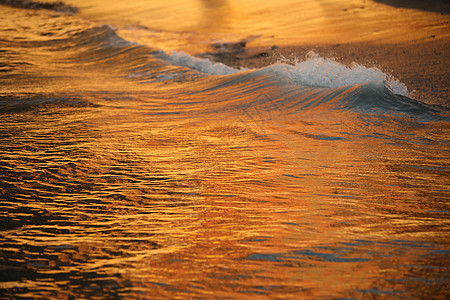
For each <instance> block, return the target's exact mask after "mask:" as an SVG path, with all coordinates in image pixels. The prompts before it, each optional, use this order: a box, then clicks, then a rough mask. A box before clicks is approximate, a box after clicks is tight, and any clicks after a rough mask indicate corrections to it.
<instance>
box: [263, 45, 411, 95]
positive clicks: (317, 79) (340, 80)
mask: <svg viewBox="0 0 450 300" xmlns="http://www.w3.org/2000/svg"><path fill="white" fill-rule="evenodd" d="M283 62H284V61H283ZM268 69H269V70H271V71H275V72H279V73H281V74H283V75H285V76H287V77H289V78H290V80H292V81H293V82H294V83H295V84H298V85H303V86H311V87H323V88H336V87H341V86H346V85H352V84H361V83H368V82H374V81H375V82H384V83H385V85H386V86H387V87H388V88H389V89H390V90H391V92H392V93H394V94H398V95H403V96H409V93H408V88H407V87H406V86H405V85H404V84H403V83H401V82H400V81H398V80H396V79H393V78H391V77H390V76H387V75H386V74H385V73H383V72H382V71H381V70H380V69H378V68H366V67H364V66H361V65H359V64H356V63H354V64H352V66H351V67H347V66H345V65H343V64H340V63H338V62H336V61H334V60H331V59H325V58H322V57H320V56H319V55H318V54H316V53H309V54H308V58H307V59H306V60H305V61H302V62H298V60H296V61H295V65H289V64H285V63H278V64H276V65H272V66H269V67H268Z"/></svg>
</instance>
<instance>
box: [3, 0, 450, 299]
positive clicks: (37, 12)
mask: <svg viewBox="0 0 450 300" xmlns="http://www.w3.org/2000/svg"><path fill="white" fill-rule="evenodd" d="M5 3H6V2H1V3H0V4H2V6H0V9H1V10H2V12H3V16H4V17H3V18H2V20H0V29H1V30H0V49H1V52H0V71H1V73H0V82H1V87H2V88H1V90H0V124H1V126H0V196H1V199H2V201H1V203H0V205H1V212H2V213H1V216H0V224H1V228H2V231H1V238H0V250H1V252H2V256H1V260H2V261H1V263H0V268H1V270H2V275H1V283H0V293H1V294H2V295H3V296H4V297H5V298H17V299H20V298H45V299H51V298H52V299H63V298H71V299H72V298H75V299H87V298H90V299H93V298H98V299H111V298H125V299H128V298H143V299H178V298H195V299H197V298H199V299H211V298H227V299H229V298H232V299H246V298H252V299H253V298H255V297H257V298H261V299H265V298H268V299H271V298H296V299H328V298H333V299H338V298H345V299H364V298H378V297H381V298H384V297H385V298H389V299H396V298H402V299H403V298H407V299H431V298H442V299H445V298H447V297H448V296H449V295H448V289H447V287H448V283H449V277H448V266H449V260H448V249H449V242H448V241H449V239H448V230H447V227H448V214H449V212H450V210H449V207H448V205H449V204H448V199H449V189H448V187H449V178H450V177H449V169H448V157H449V155H448V154H449V150H450V148H449V143H448V134H449V120H450V119H449V111H448V109H447V108H445V107H440V106H432V105H427V104H425V103H423V102H420V101H417V100H415V99H413V98H411V96H410V94H409V92H408V88H407V87H406V86H405V85H404V84H403V83H401V82H400V81H398V80H397V79H395V78H391V77H390V76H388V75H386V74H385V73H383V72H382V71H381V70H379V69H378V68H367V67H365V66H362V65H358V64H354V65H352V66H350V67H348V66H345V65H343V64H340V63H338V62H337V61H335V60H331V59H325V58H322V57H320V56H318V55H317V54H316V53H314V52H310V53H309V54H308V55H307V56H306V57H305V58H298V59H296V60H292V61H287V60H286V59H284V58H282V57H281V58H280V61H279V62H278V63H276V64H274V65H271V66H267V67H264V68H258V69H255V68H253V69H252V68H248V69H235V68H232V67H229V66H226V65H224V64H221V63H215V62H212V61H210V60H207V59H204V58H199V57H196V56H192V55H189V54H187V53H186V52H183V51H179V50H177V51H167V50H166V49H165V50H162V49H160V48H158V47H157V45H151V44H149V43H148V42H146V43H140V42H139V39H138V38H137V39H136V40H127V39H125V38H123V37H121V36H120V34H119V33H120V28H121V27H120V26H123V28H128V27H127V26H129V25H128V24H125V25H123V23H121V22H123V21H122V19H120V20H119V19H118V20H119V21H118V23H117V24H113V25H105V24H101V23H100V24H98V22H99V21H98V19H97V20H95V18H93V20H89V19H88V18H81V17H80V16H78V15H76V14H74V12H76V8H75V7H73V6H66V5H64V4H62V3H59V4H57V5H50V6H46V5H44V4H42V3H41V4H39V5H38V4H36V3H35V4H33V3H34V2H26V3H25V2H23V1H22V2H20V1H18V2H17V3H19V4H20V5H19V4H17V3H16V2H14V3H15V4H14V5H13V6H15V7H11V6H5V5H4V4H5ZM8 3H9V4H11V3H12V2H11V3H10V2H8ZM11 5H12V4H11ZM136 5H137V6H141V7H142V9H144V8H145V7H146V5H150V4H145V3H141V2H136ZM61 11H62V12H61ZM151 11H152V10H150V9H149V14H150V12H151ZM149 17H150V15H149ZM129 22H130V23H133V22H132V21H129ZM118 24H119V25H118ZM120 24H122V25H120ZM132 25H133V26H135V24H132ZM113 26H118V27H119V29H115V27H113ZM139 30H140V31H139V32H140V34H142V35H149V36H150V35H151V36H153V35H155V32H157V33H158V36H157V37H158V39H161V37H164V36H165V35H166V36H167V37H173V35H175V34H179V35H180V36H181V35H185V34H186V33H185V32H181V33H174V32H173V31H167V32H164V31H162V30H159V31H155V30H152V29H150V28H146V27H144V26H141V27H140V28H139ZM189 34H190V35H194V36H195V34H196V33H195V32H192V33H189ZM199 36H201V35H200V34H199ZM194 40H195V39H194ZM147 41H148V40H147Z"/></svg>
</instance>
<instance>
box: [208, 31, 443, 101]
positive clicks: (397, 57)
mask: <svg viewBox="0 0 450 300" xmlns="http://www.w3.org/2000/svg"><path fill="white" fill-rule="evenodd" d="M310 51H314V52H316V53H317V54H319V55H320V56H321V57H323V58H328V59H333V60H335V61H337V62H339V63H342V64H344V65H346V66H348V67H351V64H352V63H357V64H359V65H362V66H365V67H368V68H371V67H376V68H378V69H380V70H381V71H383V72H384V73H385V74H387V75H388V76H392V77H393V78H395V79H397V80H399V81H401V82H402V83H404V84H405V85H406V86H407V87H408V90H409V93H410V96H411V98H413V99H416V100H419V101H422V102H425V103H427V104H432V105H440V106H445V107H448V108H450V101H449V97H448V95H449V86H448V83H449V82H450V73H449V69H450V43H448V42H446V41H445V39H437V38H430V39H427V40H425V41H417V42H414V43H397V44H376V43H373V42H360V43H346V44H330V45H314V44H304V45H294V46H276V45H272V46H268V47H260V46H258V47H251V46H247V45H246V44H245V42H240V43H234V44H228V45H225V46H224V47H221V48H220V49H215V51H213V52H208V53H204V54H202V55H199V56H200V57H203V58H208V59H210V60H212V61H215V62H220V63H223V64H225V65H228V66H230V67H234V68H261V67H265V66H268V65H271V64H274V63H277V62H279V61H280V60H282V59H283V57H284V58H286V59H288V60H289V61H293V60H294V59H295V58H297V59H298V60H299V61H303V60H305V56H306V55H307V53H308V52H310Z"/></svg>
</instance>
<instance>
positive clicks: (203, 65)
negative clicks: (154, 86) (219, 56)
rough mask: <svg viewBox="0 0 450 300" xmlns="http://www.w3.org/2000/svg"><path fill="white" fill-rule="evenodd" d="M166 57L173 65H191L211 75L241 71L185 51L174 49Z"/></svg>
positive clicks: (192, 67)
mask: <svg viewBox="0 0 450 300" xmlns="http://www.w3.org/2000/svg"><path fill="white" fill-rule="evenodd" d="M164 59H165V60H166V61H168V62H169V63H171V64H173V65H177V66H182V67H189V68H191V69H194V70H197V71H200V72H203V73H207V74H211V75H229V74H234V73H237V72H239V71H241V70H238V69H234V68H232V67H228V66H226V65H224V64H222V63H216V62H212V61H210V60H208V59H202V58H198V57H194V56H191V55H189V54H187V53H185V52H176V51H172V54H166V56H165V57H164Z"/></svg>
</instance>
